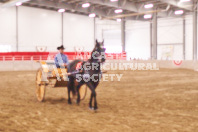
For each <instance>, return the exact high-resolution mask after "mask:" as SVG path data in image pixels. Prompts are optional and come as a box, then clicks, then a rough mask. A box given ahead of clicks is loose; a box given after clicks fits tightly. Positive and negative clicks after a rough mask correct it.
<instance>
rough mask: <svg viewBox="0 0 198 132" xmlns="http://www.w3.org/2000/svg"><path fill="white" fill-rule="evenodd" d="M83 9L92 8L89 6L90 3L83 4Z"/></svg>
mask: <svg viewBox="0 0 198 132" xmlns="http://www.w3.org/2000/svg"><path fill="white" fill-rule="evenodd" d="M82 7H83V8H87V7H90V4H89V3H85V4H82Z"/></svg>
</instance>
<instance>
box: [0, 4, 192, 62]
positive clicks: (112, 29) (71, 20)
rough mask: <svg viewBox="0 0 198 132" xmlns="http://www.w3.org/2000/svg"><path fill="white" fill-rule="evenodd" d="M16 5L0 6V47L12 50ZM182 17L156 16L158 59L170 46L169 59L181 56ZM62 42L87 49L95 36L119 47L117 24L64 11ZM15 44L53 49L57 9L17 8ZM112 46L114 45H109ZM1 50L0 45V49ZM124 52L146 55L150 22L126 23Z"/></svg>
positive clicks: (58, 31)
mask: <svg viewBox="0 0 198 132" xmlns="http://www.w3.org/2000/svg"><path fill="white" fill-rule="evenodd" d="M185 19H186V24H185V29H186V34H185V43H186V50H185V54H186V60H192V45H193V42H192V38H193V36H192V32H193V29H192V26H193V25H192V16H186V18H185ZM16 27H17V26H16V7H11V8H3V9H0V36H1V37H0V46H1V47H2V46H7V47H8V49H9V47H11V48H10V50H8V51H13V52H14V51H16V38H17V37H16V35H17V34H16ZM182 32H183V18H179V17H178V18H161V19H158V59H159V60H161V59H163V57H162V56H163V52H164V50H167V47H168V48H169V47H171V48H172V51H173V55H172V57H171V58H169V59H183V58H182V57H183V47H182V43H183V36H182ZM63 34H64V36H63V44H64V45H65V47H66V51H74V47H84V50H85V51H91V50H92V48H93V46H94V40H95V38H97V39H99V40H100V41H101V40H103V39H104V40H105V45H106V46H107V47H110V49H116V50H118V51H119V50H121V23H119V22H116V21H110V20H100V19H98V18H96V19H95V20H94V18H89V17H88V16H83V15H76V14H71V13H64V16H63ZM18 42H19V43H18V47H19V51H21V52H35V51H36V46H47V51H56V47H57V46H59V45H61V44H62V16H61V13H58V12H57V11H51V10H44V9H38V8H33V7H25V6H20V7H18ZM112 47H114V48H112ZM1 51H2V49H1V48H0V52H1ZM126 52H127V55H128V56H127V58H128V59H130V58H131V59H134V58H135V59H143V60H148V59H149V58H150V21H146V22H142V21H134V20H131V21H127V22H126Z"/></svg>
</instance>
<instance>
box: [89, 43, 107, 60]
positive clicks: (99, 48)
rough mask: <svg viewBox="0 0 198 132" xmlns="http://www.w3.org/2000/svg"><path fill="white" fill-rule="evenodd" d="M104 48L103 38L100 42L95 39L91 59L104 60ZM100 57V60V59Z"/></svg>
mask: <svg viewBox="0 0 198 132" xmlns="http://www.w3.org/2000/svg"><path fill="white" fill-rule="evenodd" d="M105 50H106V49H105V48H104V40H103V41H102V42H98V40H96V45H95V47H94V49H93V51H92V57H91V58H92V60H93V61H94V60H95V61H96V60H97V61H100V62H102V63H103V62H105V59H106V56H105ZM100 59H101V60H100Z"/></svg>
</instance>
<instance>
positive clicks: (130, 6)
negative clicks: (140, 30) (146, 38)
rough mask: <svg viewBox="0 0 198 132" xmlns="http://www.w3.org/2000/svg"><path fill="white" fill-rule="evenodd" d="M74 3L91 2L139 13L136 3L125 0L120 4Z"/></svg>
mask: <svg viewBox="0 0 198 132" xmlns="http://www.w3.org/2000/svg"><path fill="white" fill-rule="evenodd" d="M73 1H79V2H84V3H85V2H89V3H92V4H99V5H103V6H109V7H114V8H119V9H123V10H128V11H132V12H138V9H137V7H136V5H135V3H134V2H130V1H128V0H123V1H119V2H111V1H109V0H108V1H105V0H73Z"/></svg>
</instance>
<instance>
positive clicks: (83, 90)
mask: <svg viewBox="0 0 198 132" xmlns="http://www.w3.org/2000/svg"><path fill="white" fill-rule="evenodd" d="M86 95H87V85H85V84H84V85H82V86H81V87H80V99H81V100H84V99H85V97H86Z"/></svg>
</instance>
